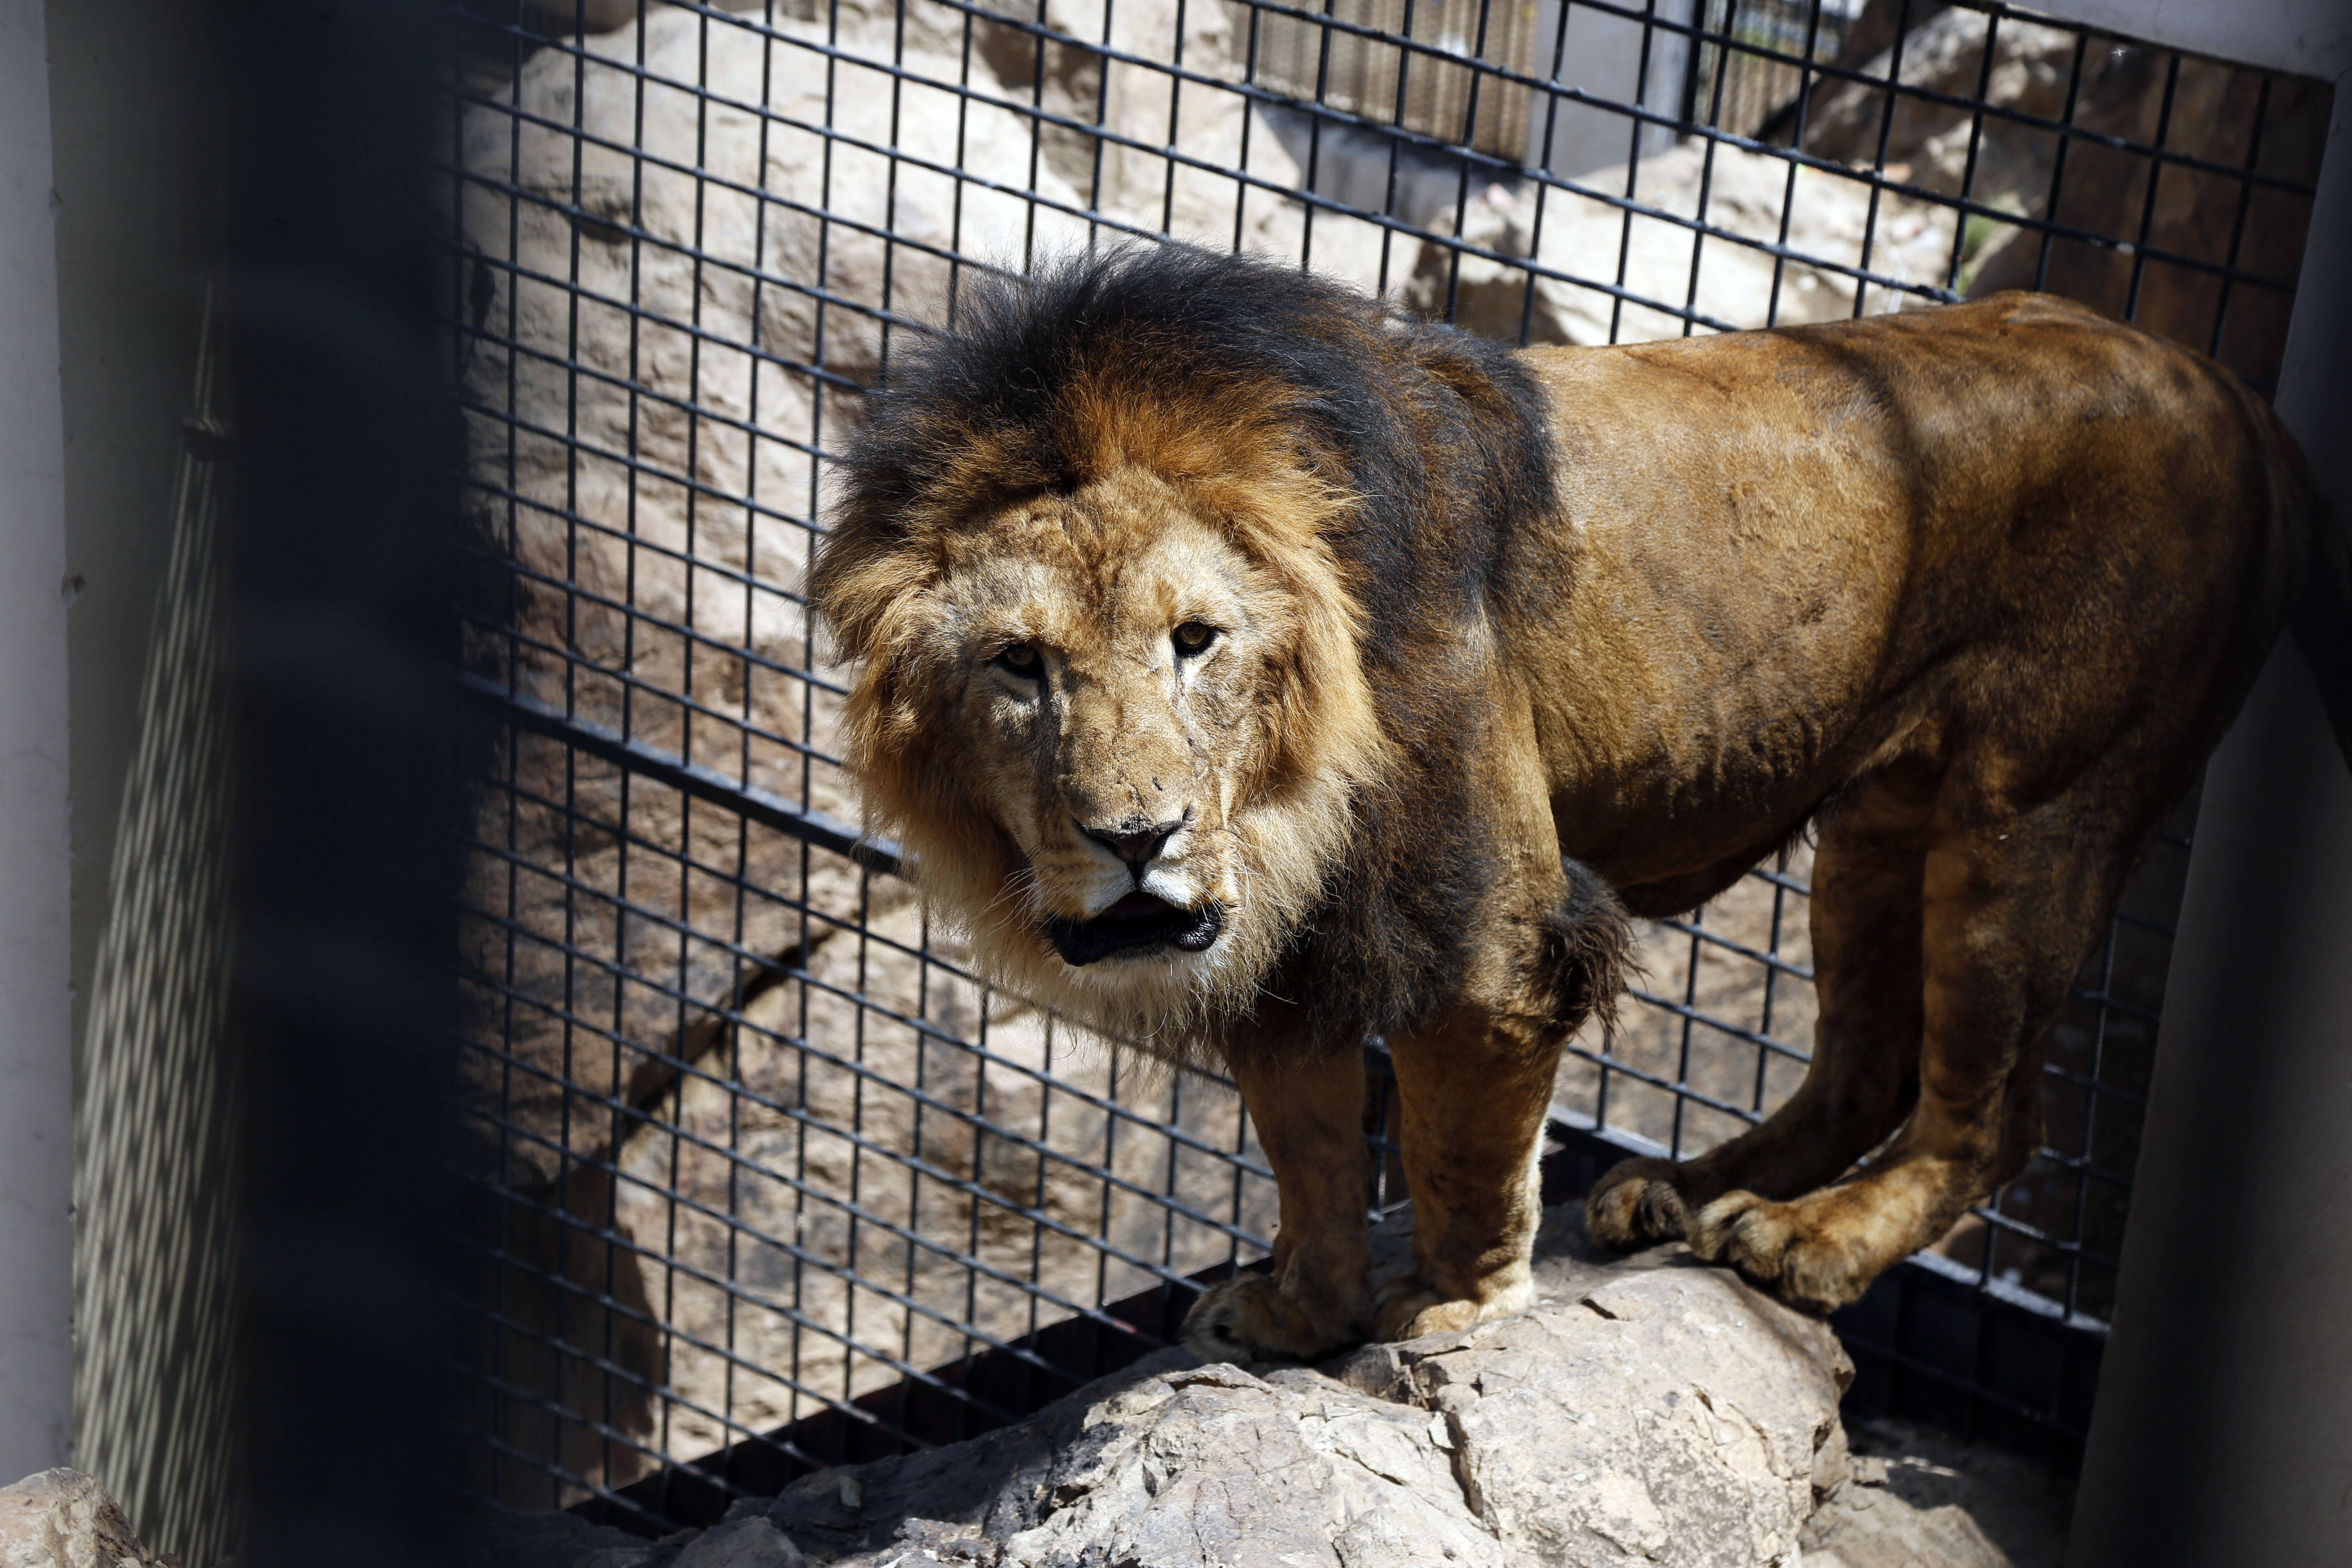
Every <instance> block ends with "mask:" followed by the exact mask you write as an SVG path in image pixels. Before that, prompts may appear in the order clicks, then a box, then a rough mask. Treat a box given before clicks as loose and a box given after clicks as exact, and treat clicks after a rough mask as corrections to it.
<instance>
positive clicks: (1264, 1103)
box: [1183, 1052, 1372, 1363]
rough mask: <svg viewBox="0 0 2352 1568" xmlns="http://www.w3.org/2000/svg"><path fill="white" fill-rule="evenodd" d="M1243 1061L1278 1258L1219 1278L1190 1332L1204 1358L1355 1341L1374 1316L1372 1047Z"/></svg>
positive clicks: (1302, 1353) (1326, 1348)
mask: <svg viewBox="0 0 2352 1568" xmlns="http://www.w3.org/2000/svg"><path fill="white" fill-rule="evenodd" d="M1233 1071H1234V1080H1235V1081H1236V1082H1237V1083H1239V1084H1240V1085H1241V1091H1242V1102H1243V1104H1244V1105H1246V1106H1247V1107H1248V1108H1249V1113H1250V1120H1251V1121H1252V1122H1254V1123H1255V1125H1256V1127H1257V1136H1258V1142H1259V1143H1260V1145H1261V1146H1263V1147H1264V1148H1265V1157H1266V1163H1268V1164H1270V1165H1272V1166H1273V1167H1274V1179H1275V1186H1276V1193H1277V1195H1278V1197H1279V1199H1280V1202H1281V1205H1282V1212H1281V1219H1280V1223H1279V1224H1278V1225H1277V1226H1276V1230H1275V1236H1274V1268H1273V1269H1272V1271H1271V1272H1269V1273H1265V1274H1243V1275H1238V1276H1236V1277H1235V1278H1234V1279H1227V1280H1225V1281H1223V1283H1221V1284H1218V1285H1214V1286H1212V1287H1210V1289H1209V1290H1208V1292H1207V1293H1206V1294H1204V1295H1203V1296H1202V1298H1201V1299H1200V1300H1198V1301H1197V1302H1195V1303H1193V1306H1192V1311H1191V1312H1189V1313H1187V1314H1186V1315H1185V1318H1184V1331H1183V1332H1184V1343H1185V1344H1186V1345H1187V1346H1188V1347H1190V1348H1191V1350H1192V1353H1193V1354H1195V1355H1197V1356H1199V1357H1201V1358H1202V1360H1203V1361H1230V1362H1235V1363H1250V1362H1254V1361H1265V1360H1267V1359H1271V1358H1282V1359H1290V1360H1298V1361H1305V1360H1308V1359H1311V1358H1313V1357H1315V1356H1318V1355H1322V1354H1324V1353H1326V1352H1330V1351H1335V1350H1339V1349H1341V1348H1343V1347H1345V1346H1347V1345H1349V1344H1353V1343H1355V1342H1359V1341H1360V1340H1362V1339H1363V1337H1364V1333H1365V1331H1366V1330H1367V1329H1368V1328H1369V1327H1370V1320H1371V1287H1370V1280H1369V1279H1368V1278H1367V1276H1368V1274H1369V1272H1370V1268H1371V1261H1372V1253H1371V1237H1370V1234H1369V1232H1368V1231H1367V1228H1366V1226H1367V1222H1368V1215H1369V1213H1370V1202H1369V1194H1370V1183H1371V1170H1370V1163H1369V1162H1368V1160H1367V1158H1366V1153H1365V1149H1364V1063H1363V1058H1361V1057H1360V1056H1358V1055H1356V1054H1355V1053H1353V1052H1343V1053H1339V1055H1337V1056H1335V1057H1334V1058H1332V1059H1329V1060H1328V1061H1318V1062H1309V1063H1305V1064H1297V1065H1288V1066H1282V1067H1270V1066H1265V1065H1263V1064H1258V1063H1252V1062H1247V1061H1241V1062H1235V1063H1234V1069H1233Z"/></svg>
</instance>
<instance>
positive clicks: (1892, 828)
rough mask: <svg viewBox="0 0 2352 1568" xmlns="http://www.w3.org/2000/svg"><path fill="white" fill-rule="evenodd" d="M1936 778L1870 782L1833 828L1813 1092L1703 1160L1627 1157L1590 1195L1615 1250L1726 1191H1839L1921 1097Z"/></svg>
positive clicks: (1817, 945)
mask: <svg viewBox="0 0 2352 1568" xmlns="http://www.w3.org/2000/svg"><path fill="white" fill-rule="evenodd" d="M1935 784H1936V780H1935V777H1934V776H1933V775H1932V774H1931V773H1928V772H1927V770H1925V769H1910V768H1898V769H1890V770H1888V771H1886V772H1884V773H1876V774H1873V775H1871V776H1870V777H1868V778H1865V779H1864V780H1862V781H1860V782H1859V783H1858V784H1856V785H1855V786H1854V787H1853V789H1852V790H1850V791H1849V792H1848V793H1847V795H1846V796H1845V797H1844V798H1843V800H1842V801H1841V802H1840V804H1839V806H1838V809H1837V811H1836V813H1835V814H1834V815H1833V816H1830V817H1828V818H1826V819H1824V820H1823V822H1822V825H1821V829H1820V847H1819V850H1818V852H1817V853H1816V854H1815V855H1814V858H1813V891H1812V904H1811V918H1812V933H1813V974H1814V985H1815V987H1816V989H1817V991H1818V993H1819V995H1820V1002H1821V1006H1820V1015H1819V1018H1818V1021H1817V1022H1816V1024H1815V1026H1814V1032H1813V1059H1812V1062H1811V1066H1810V1067H1808V1068H1806V1072H1805V1079H1804V1082H1803V1083H1802V1084H1801V1085H1800V1086H1799V1088H1798V1089H1797V1092H1796V1093H1795V1094H1794V1095H1792V1096H1790V1099H1789V1100H1788V1102H1787V1103H1786V1104H1784V1105H1782V1106H1781V1107H1780V1109H1779V1110H1776V1111H1774V1112H1773V1113H1772V1114H1771V1115H1770V1116H1769V1117H1767V1118H1766V1119H1765V1120H1764V1121H1762V1122H1761V1123H1760V1124H1759V1125H1758V1126H1756V1127H1753V1128H1751V1129H1749V1130H1748V1131H1746V1132H1744V1133H1742V1134H1740V1135H1739V1136H1738V1137H1737V1138H1734V1139H1731V1140H1730V1141H1728V1142H1725V1143H1722V1144H1719V1145H1717V1147H1716V1148H1714V1149H1712V1150H1710V1151H1708V1152H1706V1153H1705V1154H1702V1155H1699V1156H1698V1157H1696V1159H1691V1160H1685V1161H1681V1162H1679V1163H1678V1162H1675V1161H1673V1160H1656V1159H1634V1160H1627V1161H1624V1162H1623V1163H1620V1164H1618V1165H1616V1166H1614V1167H1613V1168H1612V1169H1611V1170H1610V1171H1609V1173H1607V1174H1606V1175H1604V1176H1602V1177H1601V1180H1600V1182H1599V1183H1598V1184H1595V1185H1594V1187H1593V1189H1592V1192H1591V1194H1590V1195H1589V1196H1588V1197H1587V1198H1586V1199H1585V1226H1586V1228H1587V1229H1588V1230H1590V1231H1591V1234H1592V1236H1593V1237H1595V1238H1596V1239H1597V1240H1600V1241H1601V1242H1604V1243H1606V1244H1608V1245H1610V1246H1612V1247H1643V1246H1647V1245H1648V1244H1650V1243H1652V1242H1655V1241H1673V1240H1679V1239H1683V1238H1685V1237H1688V1236H1689V1234H1690V1230H1691V1225H1692V1216H1694V1215H1696V1214H1697V1213H1698V1212H1699V1211H1700V1210H1701V1209H1703V1208H1705V1207H1706V1205H1708V1204H1711V1203H1713V1202H1714V1201H1715V1200H1716V1199H1717V1198H1719V1197H1721V1196H1722V1195H1723V1194H1726V1193H1728V1192H1733V1191H1747V1192H1753V1193H1759V1194H1764V1195H1766V1196H1769V1197H1774V1198H1792V1197H1796V1196H1798V1195H1799V1194H1803V1193H1808V1192H1811V1191H1812V1190H1813V1189H1814V1188H1815V1187H1819V1186H1822V1185H1823V1184H1826V1183H1829V1182H1832V1181H1835V1180H1836V1179H1837V1178H1838V1177H1839V1176H1841V1175H1843V1173H1845V1172H1846V1170H1847V1169H1848V1168H1849V1167H1851V1166H1852V1165H1853V1163H1854V1162H1855V1161H1856V1160H1858V1159H1860V1158H1861V1157H1862V1156H1863V1155H1864V1154H1866V1153H1868V1152H1870V1151H1871V1150H1872V1149H1874V1148H1875V1147H1876V1146H1877V1145H1878V1144H1879V1143H1881V1142H1885V1139H1886V1138H1887V1136H1888V1135H1889V1134H1891V1133H1892V1132H1893V1131H1895V1128H1896V1127H1897V1126H1898V1125H1899V1124H1900V1123H1901V1122H1902V1121H1903V1118H1904V1116H1905V1115H1906V1113H1907V1112H1908V1111H1909V1110H1910V1108H1911V1102H1912V1100H1913V1099H1914V1097H1916V1094H1917V1092H1918V1070H1919V1069H1918V1063H1919V1036H1920V986H1921V979H1922V975H1921V960H1920V914H1919V911H1920V903H1921V898H1922V878H1923V875H1924V869H1925V866H1926V860H1927V829H1928V825H1929V823H1930V821H1931V819H1932V817H1933V815H1934V810H1935Z"/></svg>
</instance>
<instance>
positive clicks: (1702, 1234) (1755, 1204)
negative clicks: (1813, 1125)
mask: <svg viewBox="0 0 2352 1568" xmlns="http://www.w3.org/2000/svg"><path fill="white" fill-rule="evenodd" d="M1690 1245H1691V1250H1692V1251H1693V1252H1696V1254H1698V1255H1699V1256H1700V1257H1701V1258H1706V1260H1707V1261H1708V1262H1710V1263H1723V1264H1728V1265H1729V1266H1730V1267H1732V1268H1737V1269H1738V1270H1739V1272H1740V1273H1742V1274H1744V1275H1746V1276H1747V1277H1748V1279H1752V1280H1754V1281H1756V1282H1757V1283H1758V1284H1759V1285H1762V1286H1764V1287H1765V1288H1766V1289H1769V1290H1770V1291H1771V1292H1772V1293H1773V1294H1774V1295H1775V1296H1778V1297H1780V1300H1784V1301H1786V1302H1788V1303H1789V1304H1790V1306H1792V1307H1801V1308H1804V1309H1805V1310H1809V1311H1814V1312H1832V1311H1835V1310H1837V1309H1838V1308H1840V1307H1843V1306H1845V1305H1847V1304H1848V1303H1849V1302H1852V1301H1853V1300H1856V1299H1858V1298H1859V1297H1860V1296H1861V1295H1862V1293H1863V1292H1864V1290H1866V1289H1869V1288H1870V1282H1871V1280H1872V1279H1874V1277H1875V1276H1876V1274H1877V1270H1876V1269H1874V1268H1870V1267H1869V1265H1868V1262H1867V1259H1866V1258H1864V1256H1863V1249H1862V1248H1859V1247H1853V1246H1850V1245H1848V1244H1847V1243H1845V1242H1843V1241H1841V1240H1839V1239H1837V1238H1836V1237H1834V1236H1832V1235H1831V1234H1829V1232H1828V1226H1825V1225H1823V1224H1822V1223H1819V1222H1818V1221H1817V1220H1816V1219H1815V1218H1814V1217H1813V1216H1811V1215H1808V1214H1806V1212H1805V1210H1804V1205H1803V1203H1802V1201H1801V1200H1800V1201H1798V1202H1796V1203H1785V1204H1782V1203H1774V1202H1772V1201H1771V1200H1769V1199H1768V1198H1760V1197H1759V1196H1757V1195H1756V1194H1754V1193H1726V1194H1723V1196H1721V1197H1719V1198H1717V1199H1716V1200H1715V1202H1713V1203H1711V1204H1709V1205H1706V1207H1705V1208H1703V1209H1701V1210H1699V1212H1698V1215H1697V1216H1696V1219H1695V1220H1694V1221H1693V1223H1692V1226H1691V1233H1690Z"/></svg>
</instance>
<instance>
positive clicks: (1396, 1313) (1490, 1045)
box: [1373, 1010, 1562, 1340]
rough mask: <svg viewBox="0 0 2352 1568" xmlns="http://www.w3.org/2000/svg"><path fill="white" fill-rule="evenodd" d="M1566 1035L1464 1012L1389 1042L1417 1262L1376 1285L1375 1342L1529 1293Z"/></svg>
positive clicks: (1494, 1308)
mask: <svg viewBox="0 0 2352 1568" xmlns="http://www.w3.org/2000/svg"><path fill="white" fill-rule="evenodd" d="M1561 1038H1562V1037H1561V1033H1560V1030H1559V1028H1558V1027H1556V1026H1550V1025H1548V1024H1541V1023H1538V1022H1535V1021H1532V1020H1529V1019H1526V1018H1517V1017H1495V1016H1488V1015H1486V1014H1485V1013H1483V1012H1477V1011H1468V1010H1465V1012H1463V1013H1460V1014H1457V1015H1455V1016H1453V1017H1451V1018H1449V1019H1447V1020H1446V1021H1445V1022H1444V1024H1442V1025H1441V1026H1439V1027H1437V1028H1435V1029H1433V1030H1431V1031H1429V1032H1428V1033H1426V1034H1423V1035H1418V1036H1414V1037H1410V1038H1405V1039H1399V1040H1393V1041H1391V1043H1390V1050H1391V1056H1392V1057H1393V1058H1394V1059H1395V1062H1396V1076H1397V1092H1398V1095H1399V1098H1400V1100H1401V1101H1402V1113H1403V1114H1402V1123H1403V1127H1402V1143H1403V1155H1404V1170H1405V1180H1406V1182H1407V1184H1409V1185H1410V1186H1411V1187H1412V1257H1413V1267H1412V1272H1411V1273H1409V1274H1406V1275H1404V1276H1403V1277H1402V1278H1400V1279H1392V1280H1390V1281H1388V1282H1387V1283H1386V1284H1385V1285H1384V1286H1383V1287H1382V1289H1381V1300H1380V1307H1379V1310H1378V1313H1377V1315H1376V1317H1375V1319H1374V1322H1373V1328H1374V1331H1375V1332H1376V1333H1377V1334H1378V1335H1379V1337H1381V1339H1386V1340H1402V1339H1412V1338H1415V1337H1417V1336H1419V1335H1422V1334H1433V1333H1442V1332H1445V1331H1451V1330H1455V1329H1464V1328H1467V1327H1469V1326H1470V1325H1471V1324H1472V1323H1475V1322H1477V1321H1480V1320H1481V1319H1485V1318H1494V1317H1500V1316H1502V1315H1503V1314H1504V1313H1507V1312H1517V1311H1520V1310H1524V1309H1525V1308H1526V1307H1527V1306H1528V1303H1529V1301H1530V1300H1532V1297H1533V1290H1534V1280H1533V1276H1532V1274H1531V1273H1530V1271H1529V1267H1528V1264H1529V1255H1530V1252H1531V1250H1532V1248H1533V1247H1534V1245H1535V1234H1536V1226H1537V1224H1538V1222H1539V1221H1540V1219H1541V1218H1542V1200H1541V1198H1540V1196H1539V1194H1538V1184H1537V1171H1536V1156H1537V1153H1538V1145H1539V1142H1540V1140H1541V1138H1542V1136H1543V1128H1544V1119H1545V1117H1546V1115H1547V1114H1548V1113H1549V1110H1550V1108H1551V1092H1552V1075H1553V1072H1554V1069H1555V1068H1557V1067H1558V1066H1559V1050H1560V1044H1561Z"/></svg>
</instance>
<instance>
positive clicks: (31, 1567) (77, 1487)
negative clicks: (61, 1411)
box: [0, 1469, 178, 1568]
mask: <svg viewBox="0 0 2352 1568" xmlns="http://www.w3.org/2000/svg"><path fill="white" fill-rule="evenodd" d="M0 1568H178V1565H177V1564H176V1563H173V1561H172V1559H170V1558H169V1557H165V1556H163V1555H161V1554H160V1553H157V1552H149V1551H148V1550H147V1549H146V1548H145V1547H143V1546H142V1545H140V1544H139V1538H138V1537H137V1536H134V1535H132V1534H131V1525H130V1523H129V1521H126V1520H125V1519H124V1518H123V1517H122V1510H121V1509H120V1508H117V1507H116V1506H115V1503H114V1500H113V1499H112V1498H110V1497H109V1496H107V1495H106V1489H105V1488H104V1487H101V1486H100V1485H99V1484H98V1482H97V1481H95V1480H93V1479H90V1478H89V1477H88V1476H85V1475H83V1474H82V1473H81V1472H80V1471H79V1470H67V1469H57V1470H42V1471H40V1472H38V1473H37V1474H35V1475H30V1476H26V1478H25V1479H23V1480H21V1481H18V1482H16V1484H15V1485H14V1486H8V1487H0Z"/></svg>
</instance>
